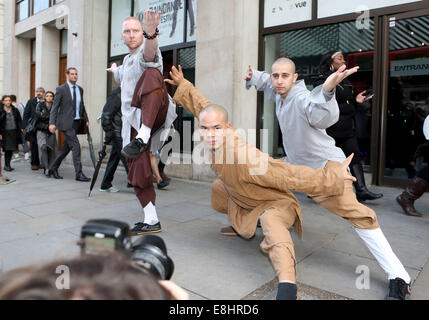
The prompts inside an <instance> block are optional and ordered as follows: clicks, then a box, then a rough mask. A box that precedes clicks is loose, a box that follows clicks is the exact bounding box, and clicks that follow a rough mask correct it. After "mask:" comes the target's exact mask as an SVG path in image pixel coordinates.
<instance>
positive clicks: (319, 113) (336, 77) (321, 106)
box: [299, 65, 359, 129]
mask: <svg viewBox="0 0 429 320" xmlns="http://www.w3.org/2000/svg"><path fill="white" fill-rule="evenodd" d="M358 70H359V67H354V68H352V69H348V70H346V66H345V65H344V66H342V67H340V68H339V69H338V70H337V71H336V72H334V73H332V74H331V75H330V76H329V77H328V78H327V79H326V80H325V82H324V83H323V85H319V86H317V87H316V88H314V89H313V91H312V92H311V93H310V95H308V96H303V97H301V98H299V99H301V100H300V102H301V104H302V105H303V106H304V111H305V114H306V116H307V118H308V121H309V123H310V125H311V126H313V127H315V128H318V129H327V128H329V127H331V126H332V125H334V124H335V123H337V122H338V119H339V117H340V110H339V107H338V103H337V100H336V99H335V88H336V86H337V85H338V84H340V83H341V81H343V80H344V79H345V78H347V77H348V76H350V75H351V74H353V73H355V72H357V71H358ZM302 99H304V100H302Z"/></svg>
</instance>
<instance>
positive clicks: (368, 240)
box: [354, 228, 411, 283]
mask: <svg viewBox="0 0 429 320" xmlns="http://www.w3.org/2000/svg"><path fill="white" fill-rule="evenodd" d="M354 229H355V230H356V232H357V234H358V235H359V237H360V238H361V239H362V240H363V241H364V242H365V244H366V246H367V247H368V249H369V251H370V252H371V253H372V255H373V256H374V257H375V258H376V259H377V261H378V263H379V264H380V266H381V267H382V268H383V270H384V271H385V272H386V273H387V276H388V279H389V280H392V279H396V278H401V279H402V280H404V281H405V282H406V283H410V282H411V278H410V275H409V274H408V272H407V271H406V270H405V268H404V266H403V265H402V263H401V261H399V259H398V257H397V256H396V255H395V253H394V252H393V250H392V248H391V247H390V244H389V242H388V241H387V239H386V237H385V236H384V234H383V232H382V231H381V229H380V228H377V229H374V230H366V229H359V228H354Z"/></svg>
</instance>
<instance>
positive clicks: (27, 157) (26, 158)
mask: <svg viewBox="0 0 429 320" xmlns="http://www.w3.org/2000/svg"><path fill="white" fill-rule="evenodd" d="M24 159H25V160H28V159H30V154H29V153H28V152H27V153H26V154H25V155H24Z"/></svg>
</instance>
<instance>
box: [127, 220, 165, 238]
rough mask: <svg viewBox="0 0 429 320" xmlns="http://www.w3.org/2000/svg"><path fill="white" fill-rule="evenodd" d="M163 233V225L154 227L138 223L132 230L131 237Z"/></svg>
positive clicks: (159, 224) (158, 224)
mask: <svg viewBox="0 0 429 320" xmlns="http://www.w3.org/2000/svg"><path fill="white" fill-rule="evenodd" d="M158 232H161V223H160V222H158V223H156V224H154V225H150V224H147V223H143V222H138V223H136V224H135V226H134V228H133V229H131V235H132V236H140V235H143V234H149V233H158Z"/></svg>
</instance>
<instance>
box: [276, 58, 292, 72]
mask: <svg viewBox="0 0 429 320" xmlns="http://www.w3.org/2000/svg"><path fill="white" fill-rule="evenodd" d="M275 65H290V66H291V68H292V69H291V70H290V71H291V73H295V72H296V66H295V62H293V61H292V60H291V59H289V58H279V59H277V60H276V61H275V62H274V63H273V67H274V66H275Z"/></svg>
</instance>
